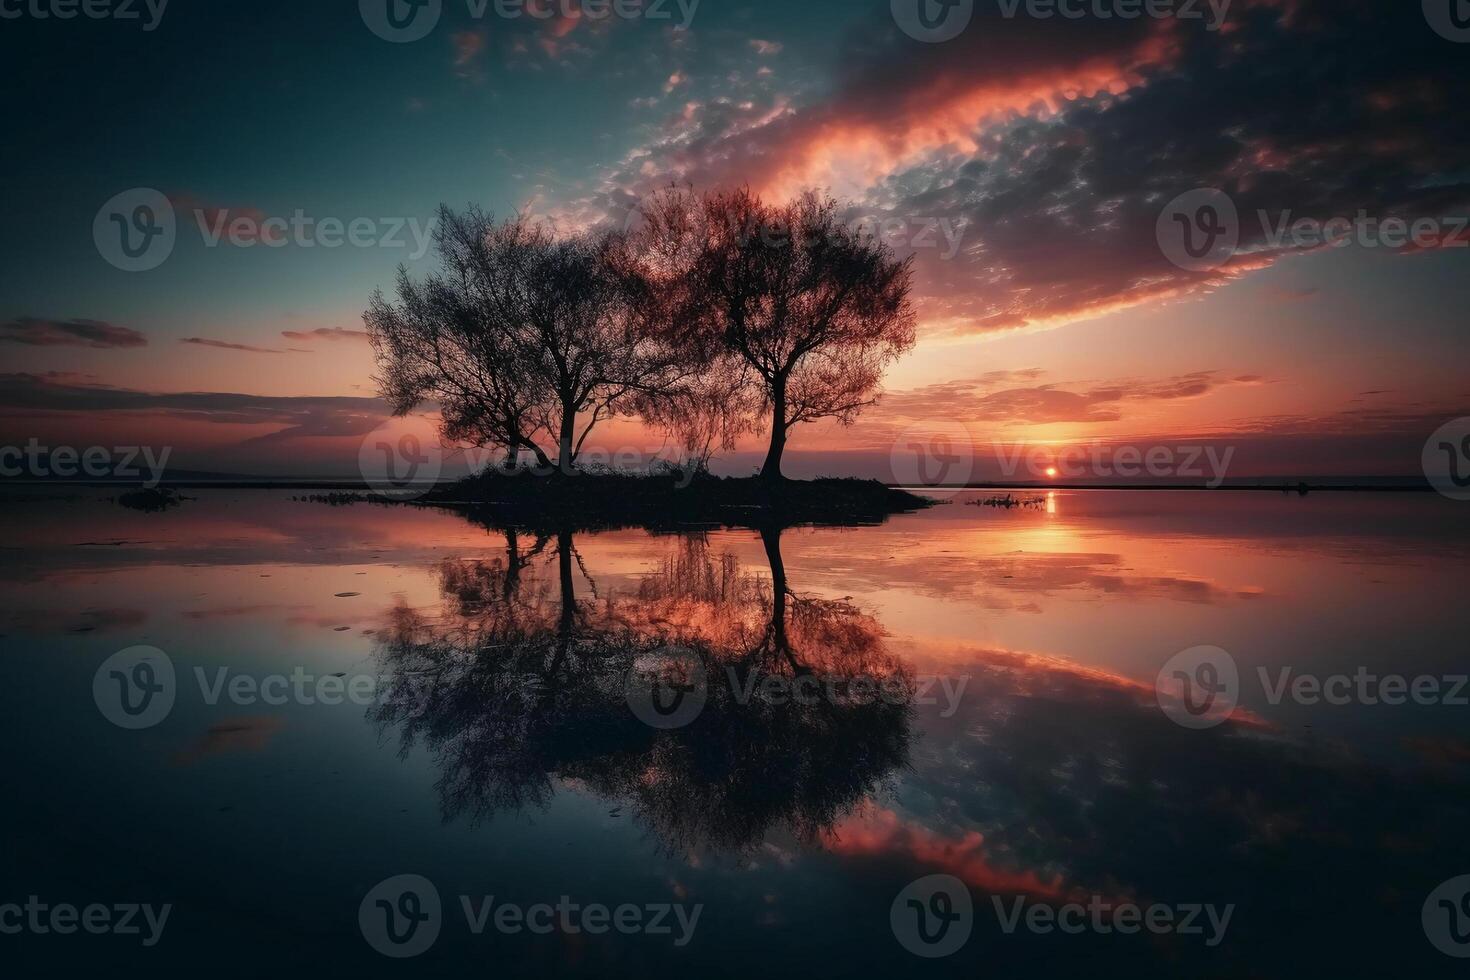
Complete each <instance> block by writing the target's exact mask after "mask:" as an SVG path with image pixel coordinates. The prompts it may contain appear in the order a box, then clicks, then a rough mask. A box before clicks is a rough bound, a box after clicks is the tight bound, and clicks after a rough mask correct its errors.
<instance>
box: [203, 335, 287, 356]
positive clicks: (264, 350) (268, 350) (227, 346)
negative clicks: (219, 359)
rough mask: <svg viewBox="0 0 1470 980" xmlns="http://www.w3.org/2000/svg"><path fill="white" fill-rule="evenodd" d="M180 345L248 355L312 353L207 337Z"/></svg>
mask: <svg viewBox="0 0 1470 980" xmlns="http://www.w3.org/2000/svg"><path fill="white" fill-rule="evenodd" d="M179 343H181V344H196V345H198V346H200V347H214V348H216V349H218V350H237V351H244V352H245V353H247V354H308V353H310V351H303V350H296V349H295V348H291V349H288V350H279V349H277V348H274V347H252V346H251V345H249V344H232V343H229V342H228V341H224V340H210V339H209V338H207V337H185V338H184V339H183V340H181V341H179Z"/></svg>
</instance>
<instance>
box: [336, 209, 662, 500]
mask: <svg viewBox="0 0 1470 980" xmlns="http://www.w3.org/2000/svg"><path fill="white" fill-rule="evenodd" d="M435 235H436V237H435V241H436V244H437V246H438V251H439V255H440V257H441V259H442V261H443V263H444V271H443V272H442V273H441V274H438V275H433V276H430V277H428V278H427V279H426V280H425V281H424V282H423V283H421V284H420V283H416V282H414V281H413V279H412V278H411V277H410V276H409V275H408V273H407V272H406V270H401V269H400V271H399V279H398V299H399V302H398V303H397V304H393V303H390V302H388V301H387V300H385V299H384V298H383V297H382V295H381V294H378V295H375V296H374V297H373V301H372V305H371V307H370V308H369V310H368V312H367V314H366V316H365V320H366V322H367V325H368V329H369V333H370V334H371V336H372V338H373V343H374V348H375V350H376V351H377V355H378V365H379V372H380V373H379V377H378V381H379V384H380V387H381V388H382V390H383V392H384V395H385V396H386V397H387V398H388V399H389V400H390V402H391V403H392V405H393V408H394V411H395V412H398V413H399V414H405V413H407V412H408V411H411V410H412V409H413V408H414V407H416V406H417V405H420V404H422V403H424V402H425V401H429V400H433V401H436V402H438V403H439V405H440V406H441V407H442V409H443V413H444V416H443V417H444V434H445V436H446V437H448V438H451V439H456V440H465V439H468V440H472V441H474V442H476V443H477V444H480V445H495V446H500V447H503V448H505V449H506V451H507V453H508V454H509V455H511V456H512V457H514V456H516V455H518V454H519V453H520V452H521V451H522V450H527V451H530V452H531V453H533V454H534V455H535V457H536V459H537V461H538V463H541V464H543V465H549V459H548V454H547V452H546V450H545V449H543V448H542V446H541V440H542V439H543V438H544V439H548V440H551V441H554V443H555V445H556V447H557V464H558V466H559V467H560V468H561V469H562V470H563V471H564V472H570V471H571V469H572V467H573V466H574V465H575V462H576V459H577V455H578V454H579V453H580V452H581V450H582V447H583V445H584V443H585V442H586V440H587V437H588V435H589V434H590V433H591V432H592V430H593V428H594V427H596V425H597V424H598V423H599V422H601V421H604V420H605V419H607V418H610V417H612V416H614V415H618V414H623V413H626V412H629V411H632V410H633V409H634V407H635V405H636V404H638V403H639V401H640V400H647V399H649V398H651V397H653V396H654V394H655V393H658V392H660V391H663V390H667V389H670V388H671V387H673V386H674V385H676V384H677V382H678V381H679V379H680V378H681V377H683V376H684V375H686V374H687V373H688V368H687V366H685V362H684V358H683V357H682V356H680V355H679V354H678V353H677V351H676V350H675V348H673V347H672V346H671V345H670V344H669V343H668V342H667V339H666V338H665V337H663V336H661V335H660V334H658V333H656V332H654V331H651V330H649V329H647V328H646V321H645V319H644V318H642V317H640V316H635V315H633V314H632V312H631V308H630V306H629V303H628V300H629V298H630V297H629V294H628V293H627V291H626V290H625V289H624V288H623V285H622V283H621V281H620V280H619V278H618V277H617V276H616V275H615V274H614V273H613V271H612V267H611V265H610V257H611V253H610V246H609V240H608V238H607V237H606V236H599V235H593V234H590V233H589V234H582V235H558V234H556V233H554V232H553V231H551V230H550V229H548V228H546V227H545V226H543V225H539V224H536V223H534V222H532V221H531V220H530V219H528V218H526V217H524V216H518V217H516V218H514V219H511V220H508V221H504V222H500V223H497V222H496V221H495V220H494V219H493V218H492V217H490V216H489V215H487V214H486V213H485V212H483V211H482V210H480V209H479V208H475V207H471V208H469V209H467V210H466V211H464V212H463V213H457V212H455V211H453V210H451V209H450V208H448V207H441V208H440V211H439V227H438V229H437V231H436V233H435Z"/></svg>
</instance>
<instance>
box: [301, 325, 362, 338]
mask: <svg viewBox="0 0 1470 980" xmlns="http://www.w3.org/2000/svg"><path fill="white" fill-rule="evenodd" d="M281 336H282V337H285V338H286V339H287V340H364V341H365V340H367V339H368V334H367V331H366V330H348V329H346V328H344V327H317V328H316V329H315V330H282V331H281Z"/></svg>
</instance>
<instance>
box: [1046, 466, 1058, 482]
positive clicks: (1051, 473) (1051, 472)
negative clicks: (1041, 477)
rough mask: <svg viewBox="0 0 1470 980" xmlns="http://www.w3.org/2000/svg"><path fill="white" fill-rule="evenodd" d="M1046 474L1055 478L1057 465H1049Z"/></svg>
mask: <svg viewBox="0 0 1470 980" xmlns="http://www.w3.org/2000/svg"><path fill="white" fill-rule="evenodd" d="M1046 475H1047V476H1049V477H1051V478H1052V479H1053V480H1055V479H1056V477H1057V468H1056V467H1055V466H1048V467H1047V468H1046Z"/></svg>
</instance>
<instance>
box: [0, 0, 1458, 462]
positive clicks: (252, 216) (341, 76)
mask: <svg viewBox="0 0 1470 980" xmlns="http://www.w3.org/2000/svg"><path fill="white" fill-rule="evenodd" d="M911 2H917V0H911ZM926 2H927V0H926ZM652 3H653V0H649V4H650V5H649V7H648V9H645V10H644V11H643V15H642V16H639V17H634V18H626V19H625V18H618V17H607V18H605V19H596V20H594V19H593V18H591V17H589V16H586V15H585V14H584V15H578V16H567V12H568V11H572V12H575V11H576V10H577V9H578V5H577V4H568V3H565V2H563V0H557V2H556V3H553V4H548V5H547V6H548V8H551V9H548V10H547V11H546V13H548V14H549V16H547V17H544V18H536V17H531V16H525V15H523V16H520V17H515V18H508V17H502V16H497V15H496V14H495V12H494V11H495V9H496V8H495V4H493V3H492V4H491V5H490V8H489V10H488V12H487V13H486V15H485V16H483V17H476V16H474V15H473V10H472V8H471V7H469V6H468V5H467V4H466V3H465V2H464V0H443V12H442V17H441V18H440V20H439V21H438V23H437V24H436V25H435V26H434V27H433V29H432V30H431V31H429V32H428V34H427V36H425V37H423V38H422V39H420V40H416V41H412V42H408V43H389V42H388V41H386V40H383V39H382V38H380V37H378V36H375V34H374V33H373V32H372V31H371V30H370V29H369V28H368V26H367V25H366V24H365V21H364V17H363V15H362V14H361V12H360V10H359V5H358V4H357V3H352V2H346V0H339V2H331V3H326V2H321V3H302V2H299V0H298V2H294V3H286V2H275V0H261V2H251V3H226V2H201V0H174V2H173V3H170V4H169V5H168V6H167V8H166V11H165V12H164V13H163V16H162V17H161V19H159V20H158V22H157V24H156V26H155V27H154V28H153V29H152V30H144V27H143V25H142V24H140V23H138V22H128V21H119V20H95V21H94V20H88V19H74V20H67V21H62V20H56V19H49V20H37V19H34V18H23V19H17V20H9V19H7V20H0V53H3V59H4V61H5V63H6V64H7V65H8V66H9V67H10V71H9V72H8V73H7V75H8V77H9V78H10V79H11V91H10V99H9V100H8V104H7V109H6V117H7V126H6V128H7V130H8V131H9V133H10V137H9V138H8V139H7V141H6V142H7V150H6V152H5V153H4V154H3V155H0V175H3V184H4V188H5V192H4V195H3V202H4V203H3V209H4V217H5V219H6V227H7V228H8V229H10V232H11V233H10V234H7V235H6V236H4V238H3V241H0V287H3V288H0V357H3V365H0V444H4V445H21V444H24V443H25V442H26V441H27V440H30V439H33V438H34V439H38V440H40V441H41V442H42V443H43V444H47V445H52V446H56V445H72V446H82V447H85V446H92V445H105V446H120V445H134V444H147V445H154V446H158V445H167V446H171V447H173V457H172V460H171V465H172V466H174V467H177V468H182V469H188V470H199V471H213V472H220V473H246V474H271V475H288V474H289V475H303V476H334V475H335V476H342V475H350V474H354V473H355V472H356V470H357V460H358V450H359V447H360V445H361V444H362V442H363V439H364V437H365V436H366V435H367V434H368V433H369V432H371V431H373V430H374V429H375V428H376V427H377V426H378V425H379V424H380V423H381V422H382V421H383V420H384V418H385V416H386V414H387V413H386V411H385V409H384V408H383V406H382V404H381V403H380V402H379V401H378V400H377V399H376V397H375V391H374V385H373V382H372V379H371V375H372V372H373V366H372V355H371V349H370V347H369V345H368V344H367V342H366V336H365V333H364V332H363V331H364V327H363V324H362V320H361V316H362V312H363V310H364V309H365V307H366V305H367V302H368V299H369V297H370V295H371V293H372V291H373V290H374V289H375V288H377V287H384V288H387V287H390V286H391V285H392V281H393V277H394V275H395V270H396V268H397V266H398V265H399V263H408V265H409V266H410V268H411V269H414V270H418V271H427V270H428V269H430V268H432V267H433V265H434V257H433V255H432V252H430V253H429V254H428V255H426V256H418V255H417V253H418V252H419V250H420V245H419V244H418V242H417V241H416V240H415V235H416V233H417V234H419V235H422V234H423V232H424V231H425V230H426V229H427V228H428V227H429V226H430V225H431V222H432V218H433V212H434V210H435V208H436V207H437V205H438V204H439V203H440V202H446V203H449V204H451V205H455V206H462V205H464V204H467V203H470V202H476V203H480V204H482V205H484V206H485V207H486V208H488V209H490V210H492V211H494V212H495V213H497V214H502V215H508V214H511V213H513V212H515V211H517V210H527V211H529V212H531V213H533V214H535V215H538V216H542V217H545V218H547V219H550V220H555V221H557V222H559V223H564V224H565V225H566V226H568V227H586V226H591V225H595V224H599V223H602V222H608V221H611V222H615V223H622V222H624V221H625V220H627V216H628V214H629V212H630V210H636V207H637V203H638V201H639V200H640V199H641V198H642V197H643V196H644V195H646V194H647V193H649V192H650V191H652V190H655V189H657V188H659V187H661V186H664V185H667V184H668V183H669V182H670V181H671V180H677V181H680V182H685V183H689V184H692V185H693V186H695V187H697V188H700V189H703V188H710V187H720V186H728V185H738V184H748V185H749V186H751V187H752V188H753V189H755V190H756V191H758V192H759V193H761V194H762V195H765V196H767V197H770V198H786V197H789V196H791V195H793V194H796V193H799V192H800V191H801V190H803V189H805V188H817V189H822V190H826V191H829V192H830V193H832V194H833V195H835V196H836V197H837V198H839V199H840V200H842V201H843V202H846V203H847V204H849V205H850V207H851V217H852V218H853V219H854V220H859V219H864V218H866V219H879V220H883V221H885V222H888V224H887V225H886V227H887V228H889V229H890V231H896V234H893V235H891V236H890V240H891V243H892V244H893V245H894V247H895V249H896V250H897V251H899V252H900V254H909V253H910V252H912V254H914V257H915V266H916V280H915V300H916V304H917V309H918V312H919V322H920V329H919V342H918V345H917V347H916V349H915V350H914V351H913V352H912V353H911V354H909V355H908V356H907V357H905V358H904V359H903V360H901V361H900V362H898V363H897V364H896V365H895V366H893V367H892V368H891V370H890V372H889V375H888V378H887V382H886V389H887V395H886V397H885V398H884V400H883V402H882V403H881V404H880V405H879V406H878V407H877V408H874V409H872V410H870V411H869V412H867V413H866V414H865V415H864V416H863V418H862V419H861V420H860V421H859V422H858V423H857V424H856V425H855V426H853V427H851V428H847V429H843V428H840V427H836V426H833V425H825V424H824V425H815V426H808V427H805V428H804V429H803V430H799V431H798V432H797V433H796V435H795V437H794V441H793V443H792V447H791V450H790V456H789V457H788V459H789V463H788V474H789V475H793V476H808V475H815V474H818V473H830V474H842V475H860V476H874V477H880V478H887V477H889V476H890V467H889V459H890V454H891V451H892V448H893V446H894V445H895V442H896V441H898V440H899V439H900V438H901V434H903V433H905V432H915V431H917V432H921V433H945V434H948V435H950V436H952V437H954V438H956V439H961V438H963V439H967V440H969V441H972V442H973V445H974V449H973V452H974V453H975V455H976V456H977V457H979V458H980V459H981V460H982V462H981V463H980V464H978V465H977V475H990V476H994V475H996V474H995V473H993V472H992V471H991V470H989V469H987V466H986V464H985V463H984V462H983V461H984V460H985V459H987V458H988V457H989V456H991V455H993V453H994V449H993V446H994V444H995V443H1004V444H1007V445H1011V444H1016V443H1027V444H1029V443H1033V442H1041V443H1045V444H1047V445H1053V446H1055V445H1065V444H1073V443H1090V442H1092V441H1094V440H1100V441H1103V442H1108V443H1129V444H1134V445H1138V446H1142V447H1148V446H1150V445H1153V444H1155V443H1165V444H1178V443H1197V444H1209V445H1217V446H1231V447H1234V448H1235V450H1236V452H1235V458H1234V463H1233V468H1232V471H1231V473H1230V475H1231V476H1232V477H1240V478H1249V477H1255V476H1286V477H1292V476H1304V477H1305V476H1314V475H1317V476H1329V475H1331V476H1354V475H1366V476H1373V475H1378V476H1385V475H1412V474H1414V473H1416V472H1417V471H1418V469H1419V459H1420V452H1421V449H1422V447H1423V446H1424V442H1425V440H1426V439H1427V438H1428V437H1429V435H1430V433H1431V432H1433V431H1434V430H1435V429H1436V428H1437V427H1438V426H1439V425H1440V424H1441V423H1443V422H1445V421H1446V420H1448V419H1451V418H1454V417H1456V416H1465V415H1470V381H1467V379H1466V378H1467V376H1466V371H1465V366H1466V354H1467V351H1470V340H1467V337H1466V333H1465V331H1466V326H1467V324H1466V317H1465V310H1466V309H1467V306H1470V275H1467V272H1470V261H1467V259H1470V248H1467V247H1466V246H1467V245H1470V235H1467V232H1466V229H1465V225H1464V221H1463V216H1465V215H1467V214H1470V126H1467V125H1466V113H1465V109H1464V106H1465V104H1466V101H1465V100H1466V96H1467V95H1470V44H1467V43H1458V42H1456V41H1454V40H1451V39H1450V38H1448V37H1446V36H1443V35H1442V33H1441V32H1438V31H1436V30H1435V29H1434V28H1433V27H1432V26H1431V24H1430V23H1429V21H1428V19H1427V17H1426V14H1425V11H1424V10H1423V9H1421V4H1420V3H1419V2H1418V0H1393V2H1389V0H1234V2H1233V3H1230V4H1229V6H1228V11H1227V12H1226V13H1225V16H1224V19H1223V21H1222V22H1221V24H1220V29H1219V30H1211V29H1210V24H1209V21H1208V16H1207V17H1206V19H1204V20H1198V19H1184V18H1170V19H1160V20H1155V19H1148V18H1142V19H1138V20H1120V19H1108V20H1099V19H1097V18H1095V17H1091V16H1088V17H1082V18H1079V19H1067V18H1052V19H1035V18H1029V17H1026V16H1024V15H1021V16H1017V17H1014V18H1008V17H1006V16H1004V15H1003V13H1002V10H1003V6H1002V5H1001V4H1000V3H998V2H997V0H975V5H974V6H975V9H974V14H973V19H972V20H971V22H970V23H969V25H968V27H966V28H965V29H964V30H963V31H962V32H961V33H960V34H959V36H957V37H955V38H954V39H953V40H949V41H945V42H942V43H926V42H923V41H920V40H916V39H914V38H912V37H910V36H908V35H907V34H906V33H905V32H904V31H903V30H902V29H901V28H900V26H899V23H898V19H897V18H896V17H895V13H894V6H893V5H891V4H890V2H889V0H881V2H879V0H873V2H868V0H802V2H792V0H770V2H763V0H749V2H733V0H703V2H700V3H697V4H694V3H693V2H692V0H685V3H684V4H683V5H681V4H679V3H677V2H675V0H666V2H662V3H659V4H658V5H657V6H656V7H654V6H652ZM140 6H141V5H140ZM534 6H535V5H534V4H533V7H534ZM1201 7H1202V8H1203V7H1204V5H1203V4H1201ZM1206 13H1207V10H1206ZM145 17H146V14H145ZM686 19H687V24H688V26H687V27H686V26H684V24H685V21H686ZM17 134H24V137H23V138H19V139H18V138H17ZM133 188H152V189H156V190H157V191H159V192H161V193H162V194H163V195H164V196H165V197H166V198H167V199H168V200H169V202H171V204H172V206H173V208H174V209H175V212H176V214H177V220H178V224H177V241H176V244H175V247H174V250H173V252H172V253H171V254H170V255H169V257H168V258H167V260H166V261H164V262H163V263H162V264H161V265H159V266H158V267H157V268H154V269H151V270H149V271H143V272H125V271H122V270H120V269H117V268H115V267H114V266H113V265H111V264H109V262H108V261H106V260H105V259H104V257H103V256H102V255H101V254H100V253H99V249H98V247H97V245H96V244H95V241H94V219H95V218H97V216H98V211H99V208H102V207H103V205H104V202H108V201H109V199H112V198H114V196H115V195H118V194H120V193H122V192H125V191H128V190H130V189H133ZM1198 188H1221V189H1223V190H1225V191H1226V192H1227V193H1228V194H1229V196H1230V198H1231V199H1232V200H1233V201H1234V202H1235V203H1236V205H1237V206H1238V208H1239V213H1240V246H1239V248H1238V250H1237V252H1236V254H1235V256H1234V258H1233V259H1231V260H1230V261H1229V262H1228V264H1226V265H1225V266H1223V267H1222V268H1219V269H1215V270H1207V271H1202V272H1196V271H1188V270H1185V269H1182V268H1180V267H1179V266H1176V265H1174V264H1173V263H1171V262H1170V260H1169V258H1168V257H1167V256H1166V254H1165V250H1164V249H1162V248H1161V247H1160V244H1159V240H1158V238H1157V235H1156V228H1157V227H1158V223H1159V218H1160V215H1161V214H1162V213H1163V211H1164V209H1165V208H1166V205H1168V204H1169V202H1170V201H1172V200H1173V199H1175V198H1176V197H1178V196H1179V195H1181V194H1184V193H1186V192H1189V191H1192V190H1195V189H1198ZM298 211H299V212H301V213H303V214H304V215H305V216H306V217H307V218H309V219H313V220H314V221H321V220H323V219H336V220H337V221H340V222H341V223H342V224H344V225H346V224H350V223H351V222H353V221H354V220H355V219H370V221H371V226H372V228H374V229H376V231H375V232H374V235H376V236H377V237H381V236H382V234H386V233H388V232H396V234H395V235H394V238H393V242H389V243H384V244H375V245H369V246H366V247H354V246H352V245H350V244H344V245H342V246H341V247H337V248H326V247H322V246H321V245H320V244H317V245H316V246H314V247H307V243H306V242H302V241H297V240H295V236H294V235H290V236H288V238H287V239H286V240H285V244H284V245H282V246H281V247H272V246H271V245H269V244H266V243H256V244H255V245H254V247H248V248H246V247H240V246H238V245H232V244H229V243H228V242H221V243H220V244H219V245H217V246H214V247H210V246H209V245H208V237H209V234H210V233H211V232H210V228H211V227H220V224H219V223H220V222H225V223H226V224H227V223H228V222H229V221H232V220H234V219H239V218H244V219H246V222H245V224H246V225H249V226H252V227H254V226H256V225H257V224H258V223H259V222H261V221H263V220H264V219H266V218H270V217H280V218H284V219H286V220H287V221H290V220H291V218H292V216H294V215H296V214H297V212H298ZM1262 212H1264V214H1265V215H1266V222H1265V224H1264V226H1263V223H1262V221H1261V220H1260V217H1259V216H1260V214H1261V213H1262ZM1360 213H1363V214H1365V215H1366V216H1368V217H1369V218H1370V219H1374V220H1376V221H1381V220H1382V219H1387V218H1403V219H1407V220H1409V221H1413V220H1415V219H1425V218H1429V219H1435V220H1434V222H1433V224H1432V227H1433V228H1434V229H1435V231H1434V232H1433V236H1432V237H1433V239H1434V240H1433V241H1432V242H1429V243H1427V244H1428V245H1429V247H1421V246H1423V245H1425V244H1426V243H1425V242H1420V243H1419V244H1418V245H1416V244H1413V243H1396V244H1395V243H1385V242H1383V241H1379V240H1376V239H1374V240H1356V241H1354V242H1353V243H1350V244H1348V245H1347V246H1346V247H1342V248H1322V247H1317V246H1316V245H1314V244H1312V243H1309V242H1293V241H1291V240H1278V241H1273V240H1272V238H1271V232H1272V226H1273V225H1276V224H1278V223H1279V222H1280V221H1281V219H1282V218H1283V216H1287V215H1289V217H1290V219H1291V220H1295V219H1297V218H1315V219H1319V220H1321V219H1329V218H1334V217H1339V216H1342V217H1347V218H1355V217H1357V216H1358V215H1359V214H1360ZM1457 216H1460V219H1459V220H1456V217H1457ZM201 224H202V225H203V226H204V227H203V228H201ZM277 227H280V226H277ZM1426 227H1429V226H1426ZM274 234H275V232H272V231H269V230H268V231H266V232H264V236H265V237H267V238H270V237H272V236H273V235H274ZM916 238H917V241H916V240H915V239H916ZM1359 238H1360V239H1361V238H1362V236H1359ZM399 242H401V244H397V243H399ZM599 432H600V434H601V438H600V439H596V440H595V441H598V442H600V443H601V444H602V445H603V446H604V447H606V448H609V449H611V448H615V447H620V446H625V445H626V446H637V447H641V448H646V449H655V448H657V447H659V446H660V445H661V444H662V442H663V439H662V437H661V436H660V435H658V434H656V433H647V432H644V431H642V429H641V427H640V426H638V425H637V424H636V423H634V422H621V423H618V424H613V425H609V426H606V427H605V428H603V429H600V430H599ZM760 443H761V440H760V438H759V437H755V438H753V439H751V440H749V441H748V442H747V443H745V444H743V445H742V446H741V447H740V449H739V451H738V452H736V453H731V454H724V455H723V456H722V457H721V459H720V461H719V463H718V465H717V467H716V469H717V471H720V472H729V473H747V472H750V471H751V470H752V469H753V468H754V467H755V466H757V465H758V463H759V459H760V455H761V453H760V448H761V447H760Z"/></svg>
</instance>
